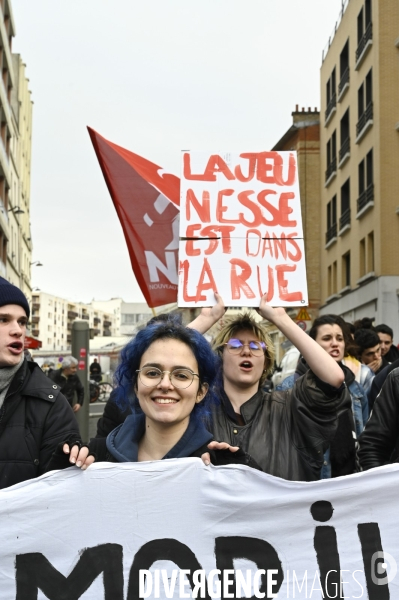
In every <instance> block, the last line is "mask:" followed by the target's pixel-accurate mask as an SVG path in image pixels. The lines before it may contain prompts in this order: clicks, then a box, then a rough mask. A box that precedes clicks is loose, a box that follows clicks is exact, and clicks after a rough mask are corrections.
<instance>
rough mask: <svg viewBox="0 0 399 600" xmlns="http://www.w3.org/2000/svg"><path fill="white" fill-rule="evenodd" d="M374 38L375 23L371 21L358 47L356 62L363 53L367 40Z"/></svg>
mask: <svg viewBox="0 0 399 600" xmlns="http://www.w3.org/2000/svg"><path fill="white" fill-rule="evenodd" d="M372 39H373V24H372V23H369V24H368V25H367V27H366V31H365V32H364V34H363V36H362V39H361V40H360V42H359V45H358V47H357V48H356V62H358V60H359V58H360V57H361V55H362V54H363V51H364V49H365V47H366V46H367V42H368V41H369V40H372Z"/></svg>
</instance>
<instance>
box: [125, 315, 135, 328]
mask: <svg viewBox="0 0 399 600" xmlns="http://www.w3.org/2000/svg"><path fill="white" fill-rule="evenodd" d="M135 322H136V315H135V314H127V313H123V314H122V325H133V324H134V323H135Z"/></svg>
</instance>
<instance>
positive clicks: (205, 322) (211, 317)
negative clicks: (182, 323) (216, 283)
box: [187, 292, 226, 334]
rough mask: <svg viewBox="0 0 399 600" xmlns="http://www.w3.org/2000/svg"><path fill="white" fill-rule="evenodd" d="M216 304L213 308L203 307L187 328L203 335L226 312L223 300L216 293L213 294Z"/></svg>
mask: <svg viewBox="0 0 399 600" xmlns="http://www.w3.org/2000/svg"><path fill="white" fill-rule="evenodd" d="M214 295H215V299H216V304H214V305H213V306H208V307H204V308H203V309H202V310H201V313H200V314H199V316H198V317H197V318H196V319H194V321H192V322H191V323H189V324H188V325H187V327H191V329H196V330H197V331H199V332H200V333H202V334H204V333H205V332H207V331H208V329H210V328H211V327H212V325H214V324H215V323H217V322H218V321H219V319H221V318H222V317H223V315H224V313H225V312H226V307H225V305H224V302H223V298H222V296H221V295H220V294H218V293H217V292H214Z"/></svg>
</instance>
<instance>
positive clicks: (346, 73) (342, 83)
mask: <svg viewBox="0 0 399 600" xmlns="http://www.w3.org/2000/svg"><path fill="white" fill-rule="evenodd" d="M346 85H349V67H346V69H345V71H344V72H343V73H342V77H341V81H340V82H339V84H338V96H340V95H341V93H342V90H343V89H344V87H345V86H346Z"/></svg>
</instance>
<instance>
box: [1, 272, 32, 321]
mask: <svg viewBox="0 0 399 600" xmlns="http://www.w3.org/2000/svg"><path fill="white" fill-rule="evenodd" d="M6 304H18V306H22V308H23V309H24V311H25V312H26V316H27V317H28V319H29V315H30V308H29V304H28V300H27V298H26V296H25V294H24V293H23V292H21V290H20V289H19V288H17V286H16V285H12V284H11V283H10V282H9V281H7V279H4V277H0V306H5V305H6Z"/></svg>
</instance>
